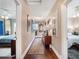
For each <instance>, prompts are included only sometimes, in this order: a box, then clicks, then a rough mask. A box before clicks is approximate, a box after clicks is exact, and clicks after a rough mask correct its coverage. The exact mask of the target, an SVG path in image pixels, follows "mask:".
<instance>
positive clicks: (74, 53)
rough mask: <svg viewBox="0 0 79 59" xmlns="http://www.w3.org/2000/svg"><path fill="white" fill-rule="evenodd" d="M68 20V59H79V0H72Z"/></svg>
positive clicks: (68, 10) (69, 5) (68, 9)
mask: <svg viewBox="0 0 79 59" xmlns="http://www.w3.org/2000/svg"><path fill="white" fill-rule="evenodd" d="M67 19H68V20H67V42H68V59H79V0H70V2H69V4H68V7H67Z"/></svg>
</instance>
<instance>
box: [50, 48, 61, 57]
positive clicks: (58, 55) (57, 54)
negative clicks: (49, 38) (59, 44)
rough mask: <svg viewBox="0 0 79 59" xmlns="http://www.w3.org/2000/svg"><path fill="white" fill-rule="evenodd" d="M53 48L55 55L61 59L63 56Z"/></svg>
mask: <svg viewBox="0 0 79 59" xmlns="http://www.w3.org/2000/svg"><path fill="white" fill-rule="evenodd" d="M51 48H52V50H53V51H54V53H55V54H56V56H57V57H58V59H61V55H60V54H59V53H58V51H57V50H56V49H55V48H54V47H51Z"/></svg>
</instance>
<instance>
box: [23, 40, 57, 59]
mask: <svg viewBox="0 0 79 59" xmlns="http://www.w3.org/2000/svg"><path fill="white" fill-rule="evenodd" d="M39 47H40V48H39ZM34 52H35V53H34ZM24 59H58V58H57V56H56V55H55V53H54V52H53V51H52V49H51V48H50V49H45V48H44V45H43V42H42V40H41V39H40V38H36V39H35V40H34V42H33V44H32V46H31V49H30V50H29V52H28V53H27V55H26V56H25V58H24Z"/></svg>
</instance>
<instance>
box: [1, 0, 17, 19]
mask: <svg viewBox="0 0 79 59" xmlns="http://www.w3.org/2000/svg"><path fill="white" fill-rule="evenodd" d="M0 16H8V17H9V18H15V17H16V4H15V1H14V0H0Z"/></svg>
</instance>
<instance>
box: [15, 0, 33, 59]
mask: <svg viewBox="0 0 79 59" xmlns="http://www.w3.org/2000/svg"><path fill="white" fill-rule="evenodd" d="M18 2H19V4H20V5H19V4H18V3H17V1H16V3H17V20H16V23H17V43H16V46H17V47H16V48H17V50H16V59H23V58H24V56H25V54H26V53H27V51H28V50H27V48H28V46H29V44H30V43H31V41H32V36H31V35H32V34H31V32H27V15H28V14H29V15H31V13H30V9H29V7H28V5H27V3H26V1H24V0H18ZM26 50H27V51H26Z"/></svg>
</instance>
